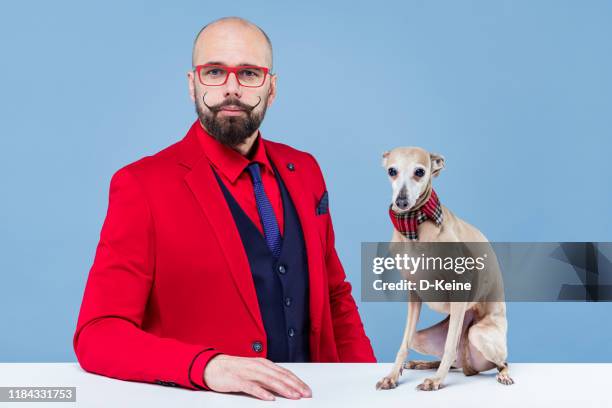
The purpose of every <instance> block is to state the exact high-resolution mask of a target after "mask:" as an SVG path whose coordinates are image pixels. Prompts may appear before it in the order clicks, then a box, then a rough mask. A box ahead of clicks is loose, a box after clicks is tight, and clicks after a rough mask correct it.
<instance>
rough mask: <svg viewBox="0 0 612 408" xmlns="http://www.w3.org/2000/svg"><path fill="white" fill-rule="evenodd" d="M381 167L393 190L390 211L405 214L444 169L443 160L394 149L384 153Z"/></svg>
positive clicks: (414, 150) (414, 149) (412, 149)
mask: <svg viewBox="0 0 612 408" xmlns="http://www.w3.org/2000/svg"><path fill="white" fill-rule="evenodd" d="M382 165H383V167H384V168H385V170H386V171H387V175H388V176H389V181H390V182H391V186H392V187H393V196H392V197H391V202H392V203H393V210H394V211H396V212H406V211H410V210H411V209H412V208H413V207H414V205H415V204H416V203H417V201H418V199H419V197H420V196H421V194H422V193H423V192H424V191H425V190H426V189H427V186H428V185H429V183H430V182H431V179H432V178H433V177H437V176H438V174H439V173H440V171H441V170H442V169H443V168H444V157H443V156H441V155H439V154H434V153H429V152H427V151H426V150H424V149H421V148H420V147H397V148H395V149H393V150H391V151H388V152H384V153H383V158H382Z"/></svg>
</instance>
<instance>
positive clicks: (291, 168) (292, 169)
mask: <svg viewBox="0 0 612 408" xmlns="http://www.w3.org/2000/svg"><path fill="white" fill-rule="evenodd" d="M287 168H288V169H289V171H294V170H295V165H294V164H293V163H287Z"/></svg>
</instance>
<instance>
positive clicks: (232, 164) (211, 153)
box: [196, 121, 273, 184]
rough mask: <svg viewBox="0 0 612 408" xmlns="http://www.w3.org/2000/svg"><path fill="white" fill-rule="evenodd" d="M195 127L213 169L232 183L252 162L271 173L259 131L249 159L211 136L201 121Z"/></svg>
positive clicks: (270, 166)
mask: <svg viewBox="0 0 612 408" xmlns="http://www.w3.org/2000/svg"><path fill="white" fill-rule="evenodd" d="M198 122H199V121H198ZM196 128H197V133H198V139H199V140H200V144H201V146H202V150H204V154H206V156H207V157H208V160H209V161H210V162H211V163H212V165H213V166H215V169H216V170H218V171H220V172H221V173H223V175H224V176H225V177H226V178H227V179H228V180H229V181H230V182H231V183H232V184H234V183H235V182H236V179H237V178H238V177H239V176H240V174H242V172H243V171H244V170H245V169H246V167H247V166H248V165H249V164H251V163H253V162H257V163H259V164H260V165H261V167H262V171H264V170H265V171H270V172H272V174H273V170H272V165H271V164H270V160H269V159H268V155H267V153H266V147H265V143H264V142H263V140H262V136H261V132H259V131H258V134H257V138H256V139H255V143H254V144H253V147H252V149H253V155H252V159H251V160H249V159H248V158H247V157H245V156H243V155H241V154H240V153H239V152H237V151H236V150H234V149H232V148H231V147H228V146H226V145H224V144H222V143H221V142H219V141H218V140H217V139H215V138H214V137H213V136H211V135H210V134H209V133H208V132H207V131H206V129H204V127H203V126H202V125H201V123H200V124H199V126H196Z"/></svg>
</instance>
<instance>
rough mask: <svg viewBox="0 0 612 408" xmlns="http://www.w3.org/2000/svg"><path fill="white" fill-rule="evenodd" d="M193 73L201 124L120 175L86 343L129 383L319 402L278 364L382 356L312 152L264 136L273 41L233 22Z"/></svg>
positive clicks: (84, 351)
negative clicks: (357, 298)
mask: <svg viewBox="0 0 612 408" xmlns="http://www.w3.org/2000/svg"><path fill="white" fill-rule="evenodd" d="M193 67H194V69H193V71H190V72H189V73H188V82H189V90H190V94H191V98H192V99H193V100H194V102H195V106H196V111H197V113H198V120H196V121H195V123H194V124H193V125H192V127H191V129H190V130H189V132H188V133H187V135H186V136H185V137H184V138H183V139H182V140H181V141H180V142H178V143H176V144H174V145H172V146H170V147H168V148H166V149H164V150H162V151H161V152H159V153H157V154H155V155H153V156H149V157H145V158H143V159H141V160H139V161H137V162H135V163H132V164H130V165H127V166H125V167H124V168H122V169H120V170H119V171H117V172H116V173H115V174H114V175H113V177H112V180H111V185H110V193H109V195H110V197H109V207H108V212H107V215H106V219H105V221H104V225H103V227H102V231H101V234H100V242H99V244H98V247H97V250H96V256H95V260H94V263H93V266H92V268H91V271H90V273H89V278H88V281H87V285H86V288H85V294H84V297H83V303H82V305H81V310H80V314H79V319H78V323H77V328H76V332H75V334H74V350H75V353H76V355H77V358H78V360H79V363H80V364H81V366H82V367H83V369H85V370H87V371H90V372H94V373H98V374H102V375H106V376H109V377H114V378H120V379H124V380H132V381H143V382H156V383H158V384H162V385H170V386H181V387H186V388H190V389H204V390H206V389H210V390H214V391H219V392H245V393H248V394H251V395H253V396H256V397H258V398H261V399H266V400H270V399H274V394H278V395H281V396H284V397H286V398H293V399H297V398H301V397H310V396H311V390H310V388H309V387H308V386H307V385H306V384H305V383H304V382H303V381H302V380H300V379H299V378H298V377H297V376H295V375H294V374H293V373H291V372H290V371H289V370H287V369H285V368H283V367H281V366H279V365H277V364H275V363H274V362H290V361H294V362H295V361H319V362H375V361H376V360H375V357H374V353H373V351H372V347H371V345H370V341H369V340H368V338H367V337H366V335H365V333H364V330H363V325H362V323H361V320H360V317H359V314H358V313H357V307H356V305H355V302H354V300H353V298H352V296H351V286H350V284H349V283H348V282H346V281H345V274H344V271H343V268H342V265H341V264H340V261H339V259H338V256H337V254H336V251H335V248H334V232H333V227H332V223H331V219H330V215H329V212H328V209H327V192H326V188H325V183H324V180H323V177H322V174H321V171H320V169H319V166H318V164H317V162H316V161H315V159H314V158H313V157H312V156H311V155H310V154H308V153H304V152H300V151H298V150H295V149H293V148H291V147H288V146H286V145H282V144H279V143H274V142H270V141H268V140H265V139H262V136H261V134H260V132H259V130H258V129H259V125H260V124H261V122H262V120H263V118H264V115H265V112H266V109H267V108H268V107H269V106H270V105H271V104H272V102H273V101H274V98H275V96H276V75H274V74H272V73H271V72H270V71H271V69H272V48H271V44H270V41H269V39H268V37H267V35H265V33H264V32H263V31H262V30H261V29H260V28H259V27H257V26H255V25H254V24H252V23H250V22H248V21H245V20H243V19H240V18H223V19H220V20H217V21H215V22H213V23H211V24H209V25H207V26H206V27H204V29H203V30H202V31H201V32H200V33H199V34H198V36H197V37H196V40H195V43H194V49H193Z"/></svg>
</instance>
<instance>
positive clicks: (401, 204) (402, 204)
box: [395, 195, 408, 210]
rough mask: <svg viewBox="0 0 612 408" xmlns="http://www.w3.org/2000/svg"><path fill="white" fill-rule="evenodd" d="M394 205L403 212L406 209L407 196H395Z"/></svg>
mask: <svg viewBox="0 0 612 408" xmlns="http://www.w3.org/2000/svg"><path fill="white" fill-rule="evenodd" d="M395 205H397V206H398V208H400V209H402V210H405V209H406V208H408V196H405V195H399V196H397V198H396V199H395Z"/></svg>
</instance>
